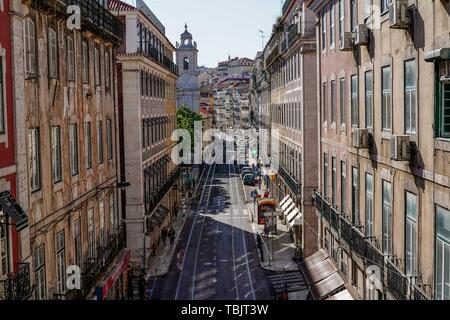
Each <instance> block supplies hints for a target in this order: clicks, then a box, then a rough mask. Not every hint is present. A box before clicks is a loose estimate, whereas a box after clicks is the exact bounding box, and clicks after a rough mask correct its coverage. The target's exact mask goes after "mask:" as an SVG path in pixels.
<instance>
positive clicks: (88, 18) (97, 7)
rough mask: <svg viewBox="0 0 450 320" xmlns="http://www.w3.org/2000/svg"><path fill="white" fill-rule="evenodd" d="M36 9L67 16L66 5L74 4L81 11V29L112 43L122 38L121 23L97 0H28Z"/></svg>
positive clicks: (120, 40) (118, 41)
mask: <svg viewBox="0 0 450 320" xmlns="http://www.w3.org/2000/svg"><path fill="white" fill-rule="evenodd" d="M30 2H31V5H32V6H33V7H36V9H43V10H48V11H49V12H54V13H55V14H59V15H61V16H64V17H65V18H66V17H67V7H68V6H72V5H76V6H78V7H79V8H80V11H81V23H82V26H81V27H82V28H83V30H88V31H91V32H92V33H94V34H96V35H100V36H103V37H105V38H107V39H109V40H111V41H112V42H114V43H117V44H118V43H120V42H122V39H123V33H122V24H121V22H120V21H119V20H118V19H117V18H116V17H115V16H114V15H113V14H111V13H110V12H109V11H108V9H107V8H105V7H104V6H103V5H101V4H100V3H99V1H97V0H40V1H30Z"/></svg>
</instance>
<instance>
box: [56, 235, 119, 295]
mask: <svg viewBox="0 0 450 320" xmlns="http://www.w3.org/2000/svg"><path fill="white" fill-rule="evenodd" d="M125 246H126V244H125V230H124V229H123V228H122V227H119V228H118V229H117V230H116V232H115V233H113V234H111V235H110V236H109V238H108V242H107V244H106V246H104V247H100V248H98V250H97V254H96V257H95V258H85V259H84V261H85V263H84V267H83V268H82V278H81V290H71V291H69V292H67V293H66V294H65V295H63V296H64V299H65V300H82V299H84V298H85V297H86V295H87V294H88V293H89V292H90V291H91V290H92V289H93V287H94V286H95V285H96V283H97V282H98V281H100V280H101V279H102V277H103V276H104V275H105V272H107V271H108V268H109V267H110V266H111V264H112V263H113V261H114V259H115V258H116V257H117V256H118V255H119V253H120V252H121V250H122V249H124V248H125Z"/></svg>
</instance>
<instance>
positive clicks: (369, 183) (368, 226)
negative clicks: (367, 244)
mask: <svg viewBox="0 0 450 320" xmlns="http://www.w3.org/2000/svg"><path fill="white" fill-rule="evenodd" d="M373 192H374V179H373V175H371V174H369V173H366V201H365V202H366V203H365V207H366V212H365V215H366V219H365V220H366V223H365V234H366V237H372V236H373V235H374V230H373V229H374V228H373V225H374V221H373V218H374V214H373V199H374V194H373Z"/></svg>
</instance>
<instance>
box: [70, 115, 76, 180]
mask: <svg viewBox="0 0 450 320" xmlns="http://www.w3.org/2000/svg"><path fill="white" fill-rule="evenodd" d="M69 140H70V171H71V173H72V176H76V175H77V174H78V126H77V125H76V124H71V125H70V132H69Z"/></svg>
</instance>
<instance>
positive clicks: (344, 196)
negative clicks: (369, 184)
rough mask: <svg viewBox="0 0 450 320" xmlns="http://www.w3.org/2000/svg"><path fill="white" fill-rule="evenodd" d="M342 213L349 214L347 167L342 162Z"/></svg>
mask: <svg viewBox="0 0 450 320" xmlns="http://www.w3.org/2000/svg"><path fill="white" fill-rule="evenodd" d="M341 212H342V213H344V214H345V213H347V165H346V163H345V162H344V161H341Z"/></svg>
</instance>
